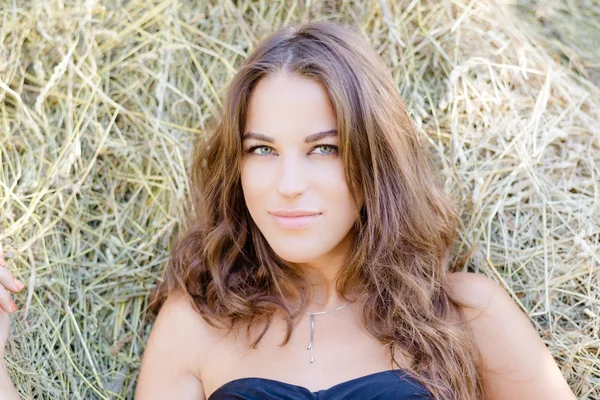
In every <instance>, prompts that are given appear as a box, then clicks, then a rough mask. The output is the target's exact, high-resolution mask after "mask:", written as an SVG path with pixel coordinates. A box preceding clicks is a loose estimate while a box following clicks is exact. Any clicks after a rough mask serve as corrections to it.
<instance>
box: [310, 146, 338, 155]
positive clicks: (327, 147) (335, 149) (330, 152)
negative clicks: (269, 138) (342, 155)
mask: <svg viewBox="0 0 600 400" xmlns="http://www.w3.org/2000/svg"><path fill="white" fill-rule="evenodd" d="M319 148H321V149H326V150H325V151H324V152H323V153H321V154H325V155H328V154H334V153H335V152H337V146H333V145H331V144H321V145H319V146H315V149H319ZM327 150H329V151H327Z"/></svg>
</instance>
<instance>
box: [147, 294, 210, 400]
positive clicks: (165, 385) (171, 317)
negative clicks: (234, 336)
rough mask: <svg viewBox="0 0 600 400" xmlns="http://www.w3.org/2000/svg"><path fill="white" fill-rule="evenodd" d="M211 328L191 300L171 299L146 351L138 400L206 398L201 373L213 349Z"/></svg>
mask: <svg viewBox="0 0 600 400" xmlns="http://www.w3.org/2000/svg"><path fill="white" fill-rule="evenodd" d="M207 326H208V324H207V323H205V322H204V321H203V318H202V317H201V316H200V315H199V314H198V313H197V312H196V311H195V310H194V308H193V307H192V305H191V302H190V298H189V296H187V295H185V294H182V293H174V294H170V295H169V296H168V297H167V299H166V300H165V301H164V303H163V304H162V306H161V308H160V310H159V312H158V315H157V317H156V319H155V321H154V322H153V325H152V330H151V332H150V336H149V338H148V341H147V343H146V346H145V349H144V354H143V357H142V365H141V368H140V375H139V379H138V385H137V390H136V399H155V398H203V387H202V383H201V379H200V376H199V371H200V369H201V364H202V360H204V359H206V354H205V353H206V352H205V349H207V348H208V347H209V344H208V343H207V341H209V340H210V335H209V334H208V333H209V332H210V330H209V329H208V327H207Z"/></svg>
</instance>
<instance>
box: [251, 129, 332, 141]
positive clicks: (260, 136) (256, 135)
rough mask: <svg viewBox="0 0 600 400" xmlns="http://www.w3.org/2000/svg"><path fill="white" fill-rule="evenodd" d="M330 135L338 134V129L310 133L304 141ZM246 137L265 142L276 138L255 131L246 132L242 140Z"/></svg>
mask: <svg viewBox="0 0 600 400" xmlns="http://www.w3.org/2000/svg"><path fill="white" fill-rule="evenodd" d="M328 136H337V129H330V130H328V131H323V132H317V133H313V134H312V135H308V136H307V137H305V138H304V143H312V142H316V141H317V140H319V139H322V138H324V137H328ZM246 139H256V140H262V141H263V142H267V143H275V139H273V138H272V137H270V136H266V135H263V134H261V133H254V132H246V133H244V135H243V136H242V141H244V140H246Z"/></svg>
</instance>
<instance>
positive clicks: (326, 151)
mask: <svg viewBox="0 0 600 400" xmlns="http://www.w3.org/2000/svg"><path fill="white" fill-rule="evenodd" d="M257 149H267V151H259V152H258V153H256V152H255V150H257ZM315 149H323V150H322V151H321V153H320V154H321V155H330V154H335V153H336V152H337V149H338V147H337V146H333V145H330V144H321V145H318V146H315V147H313V150H315ZM272 152H273V148H272V147H269V146H252V147H250V148H249V149H248V150H246V153H251V154H257V155H259V156H268V155H270V154H272Z"/></svg>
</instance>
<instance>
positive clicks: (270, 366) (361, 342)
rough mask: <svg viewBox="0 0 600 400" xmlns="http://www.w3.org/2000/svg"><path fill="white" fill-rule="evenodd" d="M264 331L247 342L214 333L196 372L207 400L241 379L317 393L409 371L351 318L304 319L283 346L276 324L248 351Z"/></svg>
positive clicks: (282, 328)
mask: <svg viewBox="0 0 600 400" xmlns="http://www.w3.org/2000/svg"><path fill="white" fill-rule="evenodd" d="M262 327H264V326H261V327H255V328H253V330H252V331H251V332H250V335H249V336H247V335H246V331H245V330H242V331H239V332H237V334H235V335H230V336H225V332H224V331H221V332H220V333H217V332H215V334H214V335H213V337H211V340H210V342H211V343H210V346H207V349H206V350H205V355H206V357H203V360H201V361H199V365H197V366H196V368H197V369H198V371H199V375H200V377H201V380H202V384H203V386H204V392H205V394H206V395H207V397H206V398H208V396H210V395H211V394H212V393H213V392H214V391H215V390H217V389H218V388H219V387H221V386H223V385H224V384H226V383H228V382H231V381H233V380H235V379H240V378H248V377H260V378H267V379H272V380H277V381H280V382H286V383H290V384H293V385H298V386H302V387H304V388H307V389H309V390H310V391H318V390H322V389H326V388H330V387H332V386H334V385H336V384H339V383H341V382H346V381H349V380H351V379H354V378H357V377H361V376H365V375H369V374H372V373H375V372H380V371H385V370H389V369H394V368H399V367H400V368H405V367H406V366H407V365H408V361H407V360H408V358H407V356H406V355H405V354H403V352H402V351H400V350H399V349H397V350H396V351H395V356H396V361H397V362H398V364H399V365H392V363H391V355H390V351H389V348H388V347H386V346H384V345H382V344H381V343H379V341H377V340H376V339H375V338H374V337H373V336H371V335H370V334H369V333H368V331H367V330H366V329H365V328H364V327H362V326H361V323H360V321H358V319H357V318H356V316H355V315H353V314H350V313H348V314H347V315H337V316H334V315H317V316H315V318H314V321H311V320H310V317H309V316H308V315H306V317H305V318H302V319H301V320H300V321H299V322H298V324H297V325H296V326H295V327H294V329H293V330H292V333H291V336H290V338H289V341H288V343H287V344H286V345H284V346H281V343H282V341H283V340H284V338H285V334H286V329H285V323H284V322H283V321H281V320H274V321H273V323H272V325H271V327H270V328H269V329H268V330H267V331H266V333H265V335H264V336H263V338H262V339H261V341H260V342H259V343H258V345H257V346H256V348H251V346H250V344H251V343H252V341H253V340H254V339H256V337H257V336H256V335H257V334H259V333H260V332H261V330H262V329H260V328H262ZM311 331H312V334H311ZM311 348H312V349H311ZM311 350H312V358H313V362H311V361H310V360H311Z"/></svg>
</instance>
